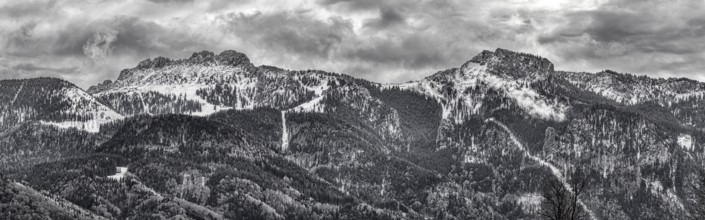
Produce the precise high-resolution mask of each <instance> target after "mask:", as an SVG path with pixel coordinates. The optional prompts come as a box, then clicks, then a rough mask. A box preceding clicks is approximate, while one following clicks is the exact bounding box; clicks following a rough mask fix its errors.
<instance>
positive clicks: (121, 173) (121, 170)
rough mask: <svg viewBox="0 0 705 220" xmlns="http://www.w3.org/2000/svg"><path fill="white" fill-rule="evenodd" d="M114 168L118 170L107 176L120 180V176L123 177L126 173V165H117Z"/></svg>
mask: <svg viewBox="0 0 705 220" xmlns="http://www.w3.org/2000/svg"><path fill="white" fill-rule="evenodd" d="M116 169H117V171H118V172H117V173H116V174H115V175H111V176H108V178H109V179H114V180H117V181H120V180H122V178H124V177H125V174H126V173H127V167H117V168H116Z"/></svg>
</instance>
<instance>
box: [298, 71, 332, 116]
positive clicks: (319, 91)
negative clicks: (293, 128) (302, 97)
mask: <svg viewBox="0 0 705 220" xmlns="http://www.w3.org/2000/svg"><path fill="white" fill-rule="evenodd" d="M306 89H307V90H309V91H313V92H314V94H316V97H315V98H313V99H311V100H309V101H308V102H305V103H303V104H300V105H298V106H296V107H294V108H292V109H289V110H288V111H294V112H323V106H322V105H321V101H322V100H323V97H324V96H325V94H324V92H325V91H328V89H330V87H329V86H328V79H325V80H322V81H321V82H320V84H319V85H317V86H313V87H309V86H307V87H306Z"/></svg>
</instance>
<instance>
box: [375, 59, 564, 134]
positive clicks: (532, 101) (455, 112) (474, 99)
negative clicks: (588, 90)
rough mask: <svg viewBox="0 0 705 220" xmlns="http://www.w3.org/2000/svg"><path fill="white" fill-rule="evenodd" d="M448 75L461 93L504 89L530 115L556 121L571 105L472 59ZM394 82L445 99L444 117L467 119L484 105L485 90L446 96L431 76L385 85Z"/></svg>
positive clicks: (459, 119)
mask: <svg viewBox="0 0 705 220" xmlns="http://www.w3.org/2000/svg"><path fill="white" fill-rule="evenodd" d="M446 77H449V78H450V80H452V82H453V87H454V90H455V91H457V92H458V93H462V92H464V91H468V90H472V89H473V88H474V87H476V86H484V85H486V86H488V87H490V88H492V89H496V90H500V91H503V92H504V94H505V95H506V97H508V98H510V99H513V100H514V101H515V102H516V104H517V105H518V106H519V107H520V108H521V109H523V110H524V111H526V112H527V113H528V114H529V115H531V116H534V117H538V118H542V119H546V120H553V121H564V120H566V112H567V111H568V110H569V106H567V105H564V104H562V103H558V102H557V101H553V100H550V99H548V98H545V97H543V96H541V95H540V94H539V93H538V92H536V91H535V90H533V89H531V88H529V87H526V86H522V85H521V84H520V83H519V81H517V80H513V79H506V78H503V77H500V76H497V75H494V74H491V73H489V72H488V71H487V66H485V65H481V64H478V63H469V64H467V66H466V67H465V68H463V69H461V70H458V71H457V72H454V73H453V75H451V76H446ZM393 86H397V87H399V88H400V89H403V90H414V91H417V92H420V93H422V94H425V95H426V96H429V97H432V98H435V99H436V100H446V101H447V103H446V104H445V105H444V106H443V118H444V119H451V118H453V119H454V120H455V122H456V123H461V122H462V121H464V119H465V118H466V116H467V115H473V114H478V112H479V110H480V108H481V107H482V105H483V102H482V99H483V98H484V94H465V95H458V96H457V97H445V96H444V95H443V94H442V93H441V91H439V90H441V89H442V88H443V86H444V85H441V84H440V83H438V82H435V81H433V80H429V79H424V80H421V81H416V82H411V83H403V84H389V85H385V86H384V87H383V88H389V87H393ZM458 104H462V106H464V107H466V108H464V109H456V108H457V106H458Z"/></svg>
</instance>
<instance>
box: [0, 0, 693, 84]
mask: <svg viewBox="0 0 705 220" xmlns="http://www.w3.org/2000/svg"><path fill="white" fill-rule="evenodd" d="M704 11H705V1H703V0H505V1H495V0H482V1H477V0H392V1H379V0H305V1H290V0H286V1H284V0H280V1H274V0H262V1H260V0H217V1H201V0H126V1H110V0H81V1H78V0H76V1H72V0H62V1H51V0H23V1H0V79H6V78H29V77H39V76H52V77H61V78H64V79H66V80H69V81H72V82H74V83H76V84H78V85H79V86H81V87H84V88H86V87H88V86H90V85H93V84H96V83H98V82H101V81H103V80H106V79H115V78H116V77H117V75H118V73H119V71H120V70H121V69H125V68H131V67H134V66H136V65H137V63H138V62H139V61H140V60H143V59H146V58H150V57H156V56H166V57H170V58H186V57H188V56H190V54H192V53H193V52H196V51H202V50H210V51H213V52H215V53H219V52H221V51H223V50H226V49H234V50H237V51H240V52H243V53H245V54H247V55H248V56H249V57H250V59H251V60H252V62H253V63H254V64H255V65H274V66H279V67H282V68H287V69H322V70H327V71H333V72H339V73H346V74H350V75H354V76H357V77H362V78H365V79H369V80H373V81H377V82H403V81H408V80H414V79H420V78H422V77H424V76H427V75H430V74H432V73H434V72H436V71H438V70H443V69H447V68H451V67H458V66H460V65H461V64H463V63H464V62H465V61H467V60H469V59H470V58H471V57H472V56H474V55H475V54H477V53H479V52H480V51H482V50H485V49H488V50H494V49H495V48H498V47H499V48H506V49H510V50H516V51H522V52H527V53H533V54H538V55H541V56H543V57H547V58H549V59H550V60H551V61H553V63H554V64H555V65H556V67H557V69H560V70H571V71H589V72H596V71H600V70H604V69H612V70H615V71H618V72H630V73H634V74H645V75H651V76H658V77H689V78H694V79H697V80H701V81H705V13H703V12H704Z"/></svg>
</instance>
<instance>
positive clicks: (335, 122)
mask: <svg viewBox="0 0 705 220" xmlns="http://www.w3.org/2000/svg"><path fill="white" fill-rule="evenodd" d="M554 68H555V67H554V65H553V63H551V62H550V61H549V60H548V59H546V58H542V57H539V56H536V55H532V54H527V53H519V52H513V51H509V50H505V49H496V50H495V51H483V52H481V53H480V54H478V55H477V56H475V57H473V58H471V59H470V60H469V61H468V62H466V63H465V64H463V65H462V66H460V67H458V68H452V69H448V70H442V71H439V72H437V73H435V74H429V76H428V77H426V78H423V79H420V80H417V81H411V82H407V83H399V84H383V83H375V82H370V81H367V80H363V79H358V78H354V77H351V76H348V75H344V74H338V73H330V72H325V71H320V70H286V69H281V68H277V67H271V66H254V65H253V64H252V63H251V62H250V60H249V58H248V57H247V56H246V55H245V54H242V53H239V52H236V51H233V50H227V51H224V52H222V53H220V54H218V55H216V54H215V53H213V52H209V51H202V52H197V53H194V54H193V55H192V56H191V57H189V58H185V59H177V60H173V59H170V58H164V57H157V58H152V59H147V60H144V61H142V62H140V63H139V64H138V65H137V66H135V67H134V68H131V69H126V70H123V71H121V72H120V75H119V77H118V78H117V79H114V81H112V79H110V80H106V81H105V82H104V83H101V84H99V85H96V86H93V87H91V88H89V89H88V90H83V89H81V88H78V87H76V86H75V85H73V84H72V83H70V82H67V81H63V80H59V79H51V78H37V79H23V80H3V81H0V100H2V101H1V102H0V109H1V110H2V111H0V164H2V166H0V172H1V173H2V174H3V176H2V177H0V201H2V202H1V203H2V204H26V205H12V206H5V205H0V213H13V215H14V214H15V213H17V214H23V215H24V214H28V215H30V216H32V215H34V216H38V217H37V218H39V219H44V218H53V219H55V218H59V219H163V218H164V219H165V218H169V219H171V218H174V219H539V218H541V216H540V212H541V210H542V209H543V208H544V207H542V202H543V201H544V200H543V195H544V194H543V192H544V191H543V190H544V189H545V186H546V182H547V181H550V180H555V181H557V182H559V183H561V185H560V186H559V188H561V189H575V188H576V187H579V186H578V185H576V184H575V181H574V180H576V179H577V178H580V179H581V180H583V183H584V184H585V188H584V191H583V193H581V195H580V196H579V197H577V198H576V200H577V201H576V202H577V204H579V205H580V207H581V208H582V209H583V210H585V213H587V215H586V218H589V219H683V218H687V217H689V216H691V215H692V214H693V208H692V207H698V206H702V205H703V204H698V203H697V202H696V200H694V199H693V193H692V189H693V186H695V185H696V181H697V179H698V177H699V176H700V171H701V170H702V164H704V163H705V155H704V154H705V153H704V152H705V135H704V133H703V131H705V114H704V113H705V100H704V99H703V96H704V94H705V84H704V83H702V82H698V81H694V80H689V79H661V78H649V77H645V76H635V75H631V74H626V73H616V72H614V71H609V70H605V71H602V72H598V73H585V72H565V71H559V70H555V69H554ZM33 204H45V205H43V207H45V208H36V206H34V205H33ZM10 209H11V211H6V210H10ZM0 218H2V216H0Z"/></svg>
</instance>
